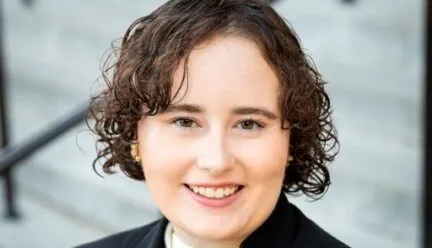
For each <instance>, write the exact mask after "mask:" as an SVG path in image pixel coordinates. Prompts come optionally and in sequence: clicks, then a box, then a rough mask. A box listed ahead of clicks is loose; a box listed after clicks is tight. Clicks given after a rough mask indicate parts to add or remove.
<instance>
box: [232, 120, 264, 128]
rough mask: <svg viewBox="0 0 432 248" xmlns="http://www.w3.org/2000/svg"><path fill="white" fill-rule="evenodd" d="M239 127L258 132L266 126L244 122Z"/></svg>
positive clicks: (253, 122)
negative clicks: (257, 130)
mask: <svg viewBox="0 0 432 248" xmlns="http://www.w3.org/2000/svg"><path fill="white" fill-rule="evenodd" d="M237 126H238V127H240V128H241V129H244V130H256V129H260V128H263V127H264V125H262V124H260V123H258V122H257V121H254V120H245V121H242V122H240V123H239V124H238V125H237Z"/></svg>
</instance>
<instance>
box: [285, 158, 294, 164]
mask: <svg viewBox="0 0 432 248" xmlns="http://www.w3.org/2000/svg"><path fill="white" fill-rule="evenodd" d="M293 160H294V158H293V157H292V156H289V157H288V161H287V163H286V167H288V166H289V165H290V164H291V161H293Z"/></svg>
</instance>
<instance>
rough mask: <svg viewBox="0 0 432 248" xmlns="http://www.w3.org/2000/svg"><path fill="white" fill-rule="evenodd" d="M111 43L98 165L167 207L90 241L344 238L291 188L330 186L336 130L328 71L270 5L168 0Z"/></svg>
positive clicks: (326, 242)
mask: <svg viewBox="0 0 432 248" xmlns="http://www.w3.org/2000/svg"><path fill="white" fill-rule="evenodd" d="M115 54H116V58H117V59H116V61H115V63H114V64H113V65H110V64H107V65H106V67H107V70H105V72H104V76H105V77H104V78H105V80H106V82H107V85H108V87H107V89H106V90H105V91H103V92H102V93H101V94H100V95H98V96H96V97H95V98H93V100H92V106H91V113H92V116H93V117H94V119H95V125H94V126H93V130H94V131H95V132H96V134H97V135H98V137H99V142H100V143H102V144H103V145H104V148H103V149H102V150H101V151H99V156H98V158H97V159H96V160H95V162H98V161H99V160H101V161H102V164H103V170H104V172H107V173H112V172H113V168H114V167H119V168H120V169H121V170H122V171H123V172H124V173H125V174H126V175H128V176H129V177H131V178H133V179H136V180H145V181H146V183H147V184H148V187H149V190H150V192H151V195H152V197H153V198H154V201H155V203H156V204H157V206H158V207H159V209H160V211H161V212H162V214H163V216H164V217H163V218H162V219H160V220H158V221H156V222H153V223H151V224H149V225H146V226H143V227H140V228H137V229H133V230H129V231H126V232H122V233H119V234H115V235H113V236H110V237H107V238H104V239H102V240H98V241H95V242H93V243H90V244H86V245H83V246H81V247H116V248H118V247H131V248H135V247H136V248H138V247H151V248H159V247H172V248H178V247H199V248H203V247H204V248H205V247H221V248H225V247H247V248H249V247H298V248H301V247H320V248H325V247H332V248H333V247H347V246H346V245H344V244H343V243H341V242H340V241H338V240H337V239H335V238H333V237H332V236H330V235H329V234H328V233H326V232H325V231H324V230H322V229H321V228H319V227H318V226H317V225H316V224H314V223H313V222H312V221H311V220H309V219H308V218H307V217H305V216H304V215H303V214H302V212H301V211H300V210H299V209H297V208H296V207H295V206H294V205H292V204H291V203H289V202H288V200H287V198H286V197H285V194H284V193H291V194H294V193H304V194H306V195H308V196H310V197H319V196H321V195H322V194H323V193H324V192H325V191H326V189H327V187H328V186H329V184H330V176H329V171H328V169H327V165H328V163H329V162H331V161H332V160H333V159H334V156H335V154H336V153H337V148H338V141H337V138H336V135H335V129H334V127H333V124H332V120H331V110H330V101H329V98H328V95H327V94H326V92H325V90H324V82H323V80H322V79H321V76H320V75H319V73H318V72H317V71H316V70H315V69H314V67H313V66H312V65H311V62H310V61H309V60H308V58H307V56H306V55H305V54H304V53H303V51H302V49H301V46H300V44H299V41H298V39H297V38H296V36H295V34H294V32H293V30H291V29H290V28H289V27H288V26H287V24H286V23H285V22H284V21H283V20H282V19H281V17H280V16H279V15H278V14H277V13H276V12H275V11H274V10H273V9H272V8H271V7H270V6H269V5H268V4H266V3H264V2H263V1H258V0H171V1H168V2H167V3H166V4H164V5H163V6H161V7H160V8H159V9H157V10H156V11H154V12H153V13H151V14H150V15H148V16H145V17H142V18H140V19H138V20H137V21H136V22H135V23H133V24H132V25H131V26H130V27H129V29H128V30H127V31H126V34H125V35H124V37H123V40H122V43H121V47H120V49H119V50H117V51H116V52H115ZM108 69H109V70H108Z"/></svg>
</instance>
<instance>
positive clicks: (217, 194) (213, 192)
mask: <svg viewBox="0 0 432 248" xmlns="http://www.w3.org/2000/svg"><path fill="white" fill-rule="evenodd" d="M188 187H189V188H190V189H191V190H192V191H193V192H194V193H195V194H199V195H202V196H205V197H208V198H224V197H227V196H230V195H232V194H234V193H235V192H237V190H238V188H239V187H238V186H234V187H228V188H213V187H199V186H188Z"/></svg>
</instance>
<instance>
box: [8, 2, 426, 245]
mask: <svg viewBox="0 0 432 248" xmlns="http://www.w3.org/2000/svg"><path fill="white" fill-rule="evenodd" d="M4 2H5V10H6V36H5V42H6V46H7V51H6V52H7V56H8V61H7V66H8V75H9V88H8V93H9V95H8V96H9V98H8V100H9V101H8V102H9V103H10V105H9V106H8V107H9V110H10V111H9V112H10V118H11V119H10V124H11V125H10V126H11V130H10V134H11V137H12V141H13V142H14V143H18V142H20V141H22V140H24V139H25V138H27V137H29V135H33V134H35V133H37V132H39V130H41V129H43V128H44V127H47V125H49V124H51V123H52V122H54V121H56V120H58V119H60V118H63V117H64V116H65V114H66V113H68V112H69V111H71V110H73V109H74V107H76V106H77V104H78V103H81V102H85V101H87V99H88V97H89V95H90V92H91V90H92V88H93V87H94V82H95V79H96V78H97V76H98V74H99V72H98V68H99V59H100V57H101V56H102V54H103V53H104V51H105V50H106V49H107V48H108V47H109V44H110V42H111V41H112V40H113V39H114V38H116V37H119V36H120V35H121V34H122V32H123V31H124V28H125V27H126V26H127V25H128V24H129V23H130V22H131V21H132V20H133V19H135V18H136V17H138V16H140V15H143V14H144V13H148V12H149V11H150V10H151V9H153V8H154V7H156V6H157V5H158V4H160V3H162V2H163V1H162V0H160V1H159V0H152V1H145V4H143V3H142V2H138V1H131V2H128V3H127V4H125V3H124V2H120V1H115V0H103V1H102V0H94V1H90V2H89V1H84V0H77V1H73V2H67V3H65V2H61V3H60V2H59V1H55V0H39V1H37V5H36V8H35V9H34V10H32V11H30V10H27V9H24V8H22V7H21V6H19V5H18V1H12V0H8V1H4ZM389 5H391V8H388V7H386V6H389ZM83 6H85V7H83ZM101 6H103V8H102V7H101ZM311 6H313V7H311ZM276 9H277V10H278V11H279V12H280V13H282V14H283V15H284V16H285V17H286V18H287V19H288V20H289V21H290V22H291V23H292V24H293V26H294V27H295V28H296V30H297V31H298V33H299V34H300V37H301V38H302V41H303V43H304V46H305V47H306V48H308V50H309V52H310V54H311V55H312V56H313V58H314V59H315V60H316V62H317V65H318V67H319V68H320V70H321V71H322V73H323V75H324V76H325V78H326V80H328V81H329V82H330V84H329V91H330V93H331V97H332V99H333V103H334V109H335V118H336V120H335V122H336V125H337V127H338V130H339V136H340V140H341V153H340V155H339V157H338V158H337V160H336V161H335V163H334V164H333V165H332V167H331V170H332V172H333V186H332V187H331V189H330V191H329V192H328V193H327V195H326V196H325V197H324V198H323V199H322V200H320V201H317V202H314V203H307V202H305V201H304V199H303V198H297V199H294V198H291V199H292V201H295V202H296V203H297V204H298V205H299V206H300V207H301V209H303V210H304V211H305V212H306V213H307V215H308V216H310V217H311V218H312V219H313V220H315V221H316V222H317V223H318V224H320V225H321V226H323V227H325V228H326V229H327V230H328V231H330V232H331V233H333V234H335V235H336V236H338V237H340V238H341V239H343V240H344V241H346V242H347V243H348V244H350V245H351V246H353V247H397V248H399V247H400V248H402V247H410V248H412V247H420V242H419V240H420V239H419V233H420V232H419V223H420V221H419V220H420V207H419V205H420V204H419V203H420V192H421V185H420V183H421V180H420V179H421V153H420V152H421V144H422V143H421V142H422V134H421V108H422V107H421V104H422V100H421V97H420V93H421V87H422V81H421V80H422V68H421V66H422V65H421V63H422V62H421V54H422V49H421V44H420V41H421V30H422V29H421V25H420V19H421V18H417V17H420V14H421V13H422V12H421V1H414V2H413V1H403V0H397V1H389V0H378V1H377V0H374V1H372V0H364V1H359V3H358V5H357V6H356V7H354V8H350V7H348V6H343V5H340V4H339V1H318V0H308V1H282V2H280V3H279V4H278V5H277V6H276ZM402 13H403V14H402ZM407 13H409V14H408V15H407ZM412 17H416V18H412ZM94 139H95V137H94V136H93V135H92V134H90V133H89V132H88V131H87V129H86V126H85V125H81V126H79V127H77V128H75V129H73V130H71V131H70V132H68V133H66V134H65V135H64V136H62V137H61V138H60V139H59V140H57V141H55V142H54V143H52V144H50V145H49V146H47V147H45V148H43V149H42V150H41V151H40V152H39V153H38V154H36V155H35V156H34V157H32V158H30V159H28V160H27V161H26V162H25V163H23V165H22V167H20V168H19V169H18V170H17V175H18V177H17V180H18V186H19V193H20V197H19V200H20V206H21V210H22V212H23V214H24V219H23V220H22V222H18V223H15V224H14V223H9V222H5V221H0V247H2V248H3V247H7V248H9V247H28V246H29V244H37V245H33V246H32V247H70V246H72V245H74V244H78V243H82V242H85V241H88V240H92V239H94V238H96V237H101V236H104V235H106V234H107V233H112V232H115V231H120V230H124V229H127V228H131V227H134V226H137V225H142V224H144V223H147V222H148V221H151V220H152V219H154V218H156V217H157V216H158V211H157V209H156V206H155V205H154V203H153V201H152V200H151V197H150V194H149V192H148V190H147V189H146V186H145V184H143V183H140V182H133V181H131V180H128V179H126V178H125V177H124V176H122V175H121V174H119V175H114V176H108V177H105V178H104V179H102V178H99V177H98V176H97V175H96V174H95V173H94V172H93V171H92V167H91V162H92V160H93V158H94V157H95V151H94ZM38 216H42V217H41V218H39V217H38ZM21 231H23V232H21ZM41 232H44V233H41ZM60 233H61V234H63V233H68V234H69V237H64V236H65V235H61V234H60ZM2 235H4V236H2ZM4 237H6V238H4Z"/></svg>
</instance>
